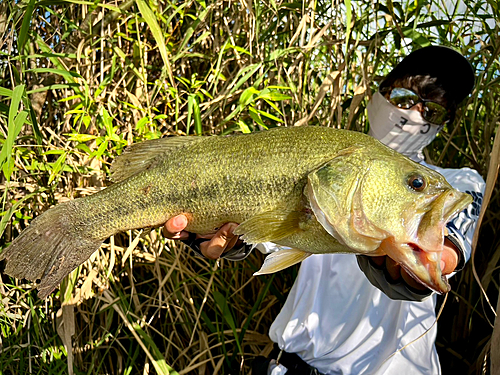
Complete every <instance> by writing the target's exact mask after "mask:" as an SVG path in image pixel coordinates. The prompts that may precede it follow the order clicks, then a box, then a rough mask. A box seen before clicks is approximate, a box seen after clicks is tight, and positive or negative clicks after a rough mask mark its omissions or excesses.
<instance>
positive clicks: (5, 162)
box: [0, 85, 28, 181]
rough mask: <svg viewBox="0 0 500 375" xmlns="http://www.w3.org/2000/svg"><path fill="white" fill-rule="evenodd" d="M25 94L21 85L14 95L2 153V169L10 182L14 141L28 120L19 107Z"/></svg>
mask: <svg viewBox="0 0 500 375" xmlns="http://www.w3.org/2000/svg"><path fill="white" fill-rule="evenodd" d="M23 94H24V85H19V86H16V87H15V88H14V91H13V93H12V99H11V103H10V107H9V116H8V124H9V125H8V131H7V138H6V139H5V142H4V144H3V145H2V151H0V167H1V168H2V170H3V172H4V175H5V178H6V179H7V181H10V176H11V174H12V170H13V163H11V157H12V148H13V147H14V141H15V140H16V138H17V136H18V135H19V133H20V132H21V129H22V127H23V125H24V123H25V122H26V119H27V118H28V112H27V111H21V112H20V113H19V114H18V111H19V105H20V104H21V100H22V97H23Z"/></svg>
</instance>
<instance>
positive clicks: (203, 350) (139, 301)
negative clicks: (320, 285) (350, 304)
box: [0, 0, 500, 374]
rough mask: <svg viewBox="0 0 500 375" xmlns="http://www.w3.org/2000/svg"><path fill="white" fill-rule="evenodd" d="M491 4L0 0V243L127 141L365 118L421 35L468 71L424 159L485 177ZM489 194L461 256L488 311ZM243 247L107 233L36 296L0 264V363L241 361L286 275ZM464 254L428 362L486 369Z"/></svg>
mask: <svg viewBox="0 0 500 375" xmlns="http://www.w3.org/2000/svg"><path fill="white" fill-rule="evenodd" d="M499 12H500V9H499V8H498V4H497V3H496V2H493V1H488V0H478V1H470V2H462V1H459V2H458V3H457V5H456V7H450V6H449V7H448V8H446V6H445V5H443V2H440V1H417V2H415V1H408V2H392V1H390V2H372V1H357V2H354V1H345V2H338V1H332V2H325V1H316V2H315V1H311V2H283V1H275V0H271V1H255V2H245V1H242V2H228V1H217V2H206V1H202V0H193V1H182V2H168V1H159V2H153V1H146V0H137V1H124V2H114V1H109V2H108V1H104V0H103V1H99V0H98V1H95V2H83V1H57V2H51V1H50V0H49V1H43V2H37V1H35V0H28V1H25V2H2V3H0V45H1V48H0V54H1V56H2V58H1V60H0V82H1V84H0V141H1V144H2V149H1V152H0V167H1V169H2V180H1V184H2V202H1V204H2V216H1V221H0V233H1V234H2V238H1V241H0V246H1V248H4V247H6V246H7V245H8V244H9V243H10V242H11V240H12V239H13V238H15V237H16V236H17V235H18V234H19V233H20V231H21V230H22V229H23V228H25V227H26V226H27V225H28V224H29V221H30V220H31V219H32V218H33V217H35V216H37V215H39V214H40V213H41V212H43V211H44V210H46V209H47V208H48V207H49V206H51V205H53V204H56V203H57V202H61V201H64V200H67V199H73V198H77V197H79V196H84V195H86V194H90V193H92V192H94V191H96V190H97V189H100V188H102V187H104V186H107V185H108V184H109V182H108V179H107V177H108V173H109V166H110V163H111V162H112V161H113V158H114V157H116V156H117V155H119V154H120V153H121V152H122V151H123V149H124V147H125V146H126V145H127V144H130V143H132V142H138V141H142V140H145V139H153V138H158V137H164V136H168V135H173V134H177V135H210V134H229V133H233V132H243V133H248V132H252V131H255V130H259V129H266V128H272V127H276V126H292V125H294V124H304V123H309V124H313V125H322V126H330V127H339V128H349V129H353V130H358V131H366V129H367V122H366V110H365V107H366V103H367V99H368V96H369V95H370V93H371V92H373V91H374V90H376V88H377V83H378V82H379V81H380V79H381V78H382V77H383V76H384V75H385V74H386V73H387V72H388V71H389V70H390V69H391V67H392V66H394V65H395V64H396V63H397V62H398V61H399V60H400V59H401V57H402V56H404V55H405V54H407V53H408V52H409V51H411V50H412V49H413V48H415V47H421V46H425V45H428V44H430V43H434V44H444V45H449V46H453V47H455V48H457V49H458V50H460V51H461V52H462V53H463V54H464V55H466V56H467V57H468V58H469V59H470V60H471V62H472V64H473V66H474V67H475V69H476V72H477V78H478V79H477V84H476V88H475V90H474V93H473V95H472V97H471V98H470V99H469V101H468V103H466V105H465V106H464V107H463V109H461V110H460V112H459V116H458V119H457V121H456V122H455V123H454V124H452V125H449V126H448V128H446V129H445V130H444V131H443V132H442V134H441V135H440V136H439V137H438V140H437V141H436V142H434V143H433V145H432V148H430V149H429V150H428V155H427V156H428V158H429V160H431V161H433V162H434V163H436V164H438V165H441V166H444V167H462V166H469V167H472V168H475V169H477V170H478V171H479V172H480V173H481V174H482V175H483V176H484V177H485V178H486V177H487V176H488V174H490V175H492V174H494V173H496V168H491V169H489V168H488V165H489V162H490V154H491V152H492V151H493V138H494V136H495V133H496V129H497V126H498V123H499V112H498V109H497V106H496V103H498V102H499V99H500V98H499V94H500V89H499V86H498V81H499V48H500V39H499V37H498V35H500V34H499V22H500V13H499ZM499 206H500V202H499V194H498V189H497V188H494V189H493V193H492V196H491V201H490V203H489V206H488V208H487V210H486V212H485V215H484V220H483V222H482V225H481V231H480V235H479V244H478V246H477V252H476V254H475V259H474V264H475V268H476V271H477V274H478V275H479V279H480V281H481V284H482V286H483V287H484V289H485V291H486V295H487V296H488V298H489V300H490V302H491V304H492V305H493V307H495V306H496V300H497V296H498V293H499V280H498V276H499V273H498V266H499V264H500V250H499V248H500V241H499V236H498V234H499V233H498V229H497V228H499V227H500V226H499V219H500V218H499V214H498V212H500V210H499ZM261 262H262V256H261V255H259V254H253V255H252V256H251V257H250V258H249V259H248V260H245V261H243V262H240V263H232V262H228V261H223V260H222V261H220V262H209V261H206V260H205V259H202V258H198V257H194V256H193V255H192V253H190V251H189V250H188V249H186V248H184V246H183V245H180V244H178V243H174V242H172V241H169V240H165V239H164V238H163V237H162V236H161V234H160V233H159V232H158V231H156V230H153V231H150V232H141V231H132V232H129V233H125V234H123V235H118V236H115V237H113V238H111V239H110V240H109V241H107V242H106V243H105V244H104V245H103V246H102V247H101V249H100V250H99V251H98V252H96V253H95V254H94V255H93V256H92V258H91V259H90V260H89V261H88V262H86V263H85V264H84V265H82V266H81V267H79V268H78V269H77V270H75V271H74V272H73V273H72V274H71V275H70V276H69V277H68V278H67V279H66V280H65V282H64V283H63V285H62V286H61V289H60V290H59V291H58V292H56V293H53V294H52V295H51V296H50V297H49V298H48V299H47V300H45V301H41V300H40V299H38V298H37V297H36V292H35V291H34V289H33V284H31V283H26V282H24V281H20V280H15V279H11V278H9V277H8V276H6V275H4V274H2V275H1V280H2V283H1V284H0V296H1V298H0V299H1V304H0V329H1V335H0V372H2V373H5V374H22V373H36V374H49V373H50V374H54V373H61V374H62V373H70V374H71V373H75V374H135V373H150V372H151V373H159V374H169V373H171V374H175V373H178V374H215V373H220V374H222V373H224V374H229V373H232V374H234V373H236V372H238V371H239V370H241V371H242V372H244V373H248V371H249V365H248V363H249V361H251V359H252V358H253V357H255V356H256V355H258V354H260V353H266V352H268V351H269V350H270V348H271V345H272V344H271V343H270V340H269V338H268V337H267V331H268V329H269V326H270V324H271V323H272V321H273V319H274V317H275V316H276V315H277V313H278V312H279V310H280V307H281V306H282V304H283V302H284V300H285V298H286V295H287V292H288V291H289V290H290V288H291V286H292V284H293V281H294V279H295V276H296V272H297V268H292V269H289V270H286V271H284V272H280V273H279V274H276V275H274V276H271V277H257V278H255V277H252V273H253V272H254V271H255V270H256V269H257V268H258V267H259V265H260V264H261ZM471 264H472V263H471V262H469V265H468V266H467V268H466V269H465V270H464V271H462V272H461V273H460V274H458V275H457V276H456V277H455V279H454V281H453V292H452V297H453V298H450V299H449V301H448V303H447V304H446V306H445V308H444V312H443V316H442V318H441V321H440V323H439V327H440V328H439V334H438V339H437V345H438V349H439V352H440V356H441V362H442V367H443V372H444V373H445V374H447V373H452V372H453V373H457V371H458V373H463V372H464V369H468V372H470V373H484V374H487V373H489V366H490V362H489V358H490V357H489V355H488V353H489V350H490V338H491V335H492V332H493V328H492V326H493V324H494V321H495V316H494V314H493V311H492V310H491V308H490V307H489V306H488V303H487V301H486V299H485V296H484V295H483V293H482V292H481V290H480V286H479V283H478V280H476V279H475V278H474V275H473V268H472V267H471ZM346 282H348V281H347V280H346ZM497 329H498V327H497ZM492 350H493V351H494V350H499V349H498V348H496V349H495V345H493V346H492Z"/></svg>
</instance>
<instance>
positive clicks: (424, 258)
mask: <svg viewBox="0 0 500 375" xmlns="http://www.w3.org/2000/svg"><path fill="white" fill-rule="evenodd" d="M403 246H405V247H408V248H410V249H411V250H412V251H413V254H414V255H416V257H415V258H416V259H420V260H421V262H422V263H423V264H425V263H428V254H431V253H441V252H439V251H426V250H424V249H422V248H421V247H420V246H419V245H418V244H416V243H414V242H407V243H404V244H403ZM434 261H435V265H437V267H439V270H434V271H435V272H436V273H437V274H438V275H439V278H436V279H437V280H435V279H433V278H430V279H427V280H424V279H422V278H421V277H420V276H419V275H417V274H416V273H415V272H414V271H413V270H412V269H411V268H410V267H408V266H407V265H406V264H405V263H404V262H402V263H400V266H401V267H402V268H403V269H404V270H405V271H406V272H407V273H408V274H409V275H410V276H411V277H412V278H413V279H414V280H416V281H418V282H419V283H420V284H422V285H424V286H426V287H427V288H429V289H431V290H433V291H434V292H436V293H439V294H445V293H448V292H449V291H450V290H451V287H450V284H449V283H448V279H447V278H446V276H444V275H443V274H442V273H441V266H440V263H441V262H437V259H435V260H434ZM429 264H430V263H429Z"/></svg>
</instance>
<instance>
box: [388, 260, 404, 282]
mask: <svg viewBox="0 0 500 375" xmlns="http://www.w3.org/2000/svg"><path fill="white" fill-rule="evenodd" d="M385 268H386V269H387V273H388V274H389V276H390V277H391V279H392V280H394V281H398V280H399V279H400V278H401V267H400V265H399V264H397V263H396V262H395V261H393V260H392V259H391V258H389V257H386V259H385Z"/></svg>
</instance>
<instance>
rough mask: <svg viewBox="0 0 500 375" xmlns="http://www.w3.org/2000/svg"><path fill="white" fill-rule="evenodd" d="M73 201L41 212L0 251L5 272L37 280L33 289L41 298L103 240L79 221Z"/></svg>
mask: <svg viewBox="0 0 500 375" xmlns="http://www.w3.org/2000/svg"><path fill="white" fill-rule="evenodd" d="M74 202H75V201H69V202H65V203H61V204H59V205H57V206H55V207H52V208H51V209H49V210H48V211H46V212H44V213H43V214H42V215H40V216H39V217H37V218H36V219H35V220H33V221H32V223H31V225H30V226H29V227H28V228H26V229H25V230H24V231H23V232H22V233H21V235H20V236H19V237H17V238H16V239H15V240H14V241H13V242H12V243H11V245H10V246H9V247H7V248H6V249H5V250H4V251H3V252H2V253H1V254H0V260H3V259H5V260H6V261H7V263H6V267H5V273H7V274H8V275H11V276H13V277H16V278H19V279H28V280H32V281H35V280H40V284H39V285H38V286H37V289H38V296H39V297H40V298H42V299H43V298H46V297H47V296H48V295H49V294H50V293H51V292H52V291H53V290H54V289H55V288H56V287H57V285H59V284H60V282H61V281H62V279H63V278H64V277H65V276H67V275H68V274H69V273H70V272H71V271H72V270H73V269H75V268H76V267H78V266H79V265H81V264H82V263H83V262H84V261H86V260H87V259H88V258H89V257H90V255H92V253H93V252H94V251H95V250H97V249H98V248H99V246H100V245H101V243H102V241H103V239H96V238H94V237H93V236H92V231H91V226H89V225H82V223H79V219H78V211H79V207H78V205H77V204H75V203H74Z"/></svg>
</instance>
